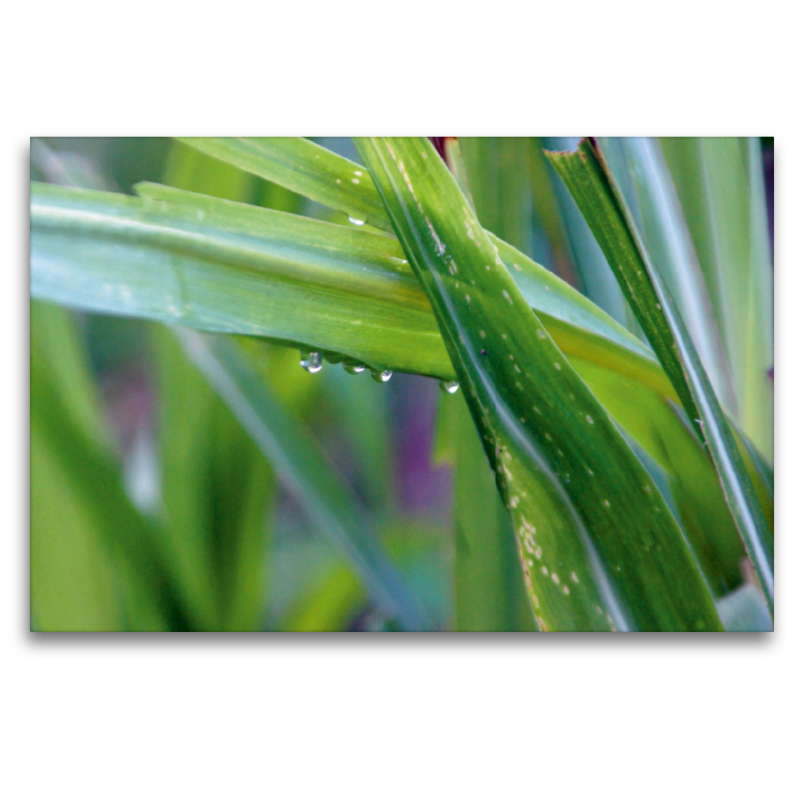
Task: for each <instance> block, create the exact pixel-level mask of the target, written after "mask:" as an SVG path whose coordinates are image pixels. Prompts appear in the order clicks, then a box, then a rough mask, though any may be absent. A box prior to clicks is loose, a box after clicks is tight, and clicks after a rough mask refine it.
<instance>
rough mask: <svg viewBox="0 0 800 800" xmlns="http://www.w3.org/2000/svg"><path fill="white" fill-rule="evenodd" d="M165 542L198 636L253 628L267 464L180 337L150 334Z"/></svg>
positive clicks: (258, 602)
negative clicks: (153, 363) (154, 363)
mask: <svg viewBox="0 0 800 800" xmlns="http://www.w3.org/2000/svg"><path fill="white" fill-rule="evenodd" d="M152 335H153V340H154V344H155V345H156V346H155V348H154V352H155V356H156V374H157V385H158V399H159V449H160V459H159V463H160V472H161V482H162V490H161V495H162V503H163V513H164V519H165V529H164V544H165V547H167V548H169V552H170V555H171V559H172V562H171V563H172V571H173V574H174V575H175V577H176V581H179V585H180V588H181V592H182V594H183V596H184V597H185V598H186V605H187V606H188V607H189V608H191V611H192V625H193V628H195V629H197V630H207V631H222V630H257V628H258V624H259V621H260V615H261V611H262V609H263V607H264V598H265V593H266V586H265V584H264V581H263V578H264V575H265V571H264V560H265V556H266V544H267V542H266V537H265V510H266V505H267V498H268V496H269V495H270V494H271V488H272V483H273V481H272V477H271V473H270V470H269V467H268V465H267V464H266V462H265V461H264V458H263V457H262V456H261V454H260V453H259V452H258V449H257V448H256V447H255V445H254V444H253V443H252V442H251V440H250V438H249V436H248V435H247V434H246V433H245V432H244V431H243V430H242V428H241V426H240V425H239V423H238V422H237V421H236V419H235V418H234V417H233V416H232V414H231V413H230V411H228V409H227V408H226V407H225V406H224V404H223V403H222V402H221V401H220V400H219V398H218V397H217V396H216V394H215V392H214V391H213V389H212V388H211V387H210V386H209V385H208V381H207V380H206V379H205V377H204V376H203V375H202V374H201V373H200V372H199V371H198V370H197V368H196V367H195V366H194V365H193V364H192V363H191V362H190V361H189V360H188V359H187V357H186V355H185V354H184V352H183V349H182V348H181V346H180V345H179V344H178V342H176V341H175V337H174V335H173V334H172V333H171V332H170V331H168V330H166V329H164V328H161V327H159V328H158V329H155V330H153V331H152Z"/></svg>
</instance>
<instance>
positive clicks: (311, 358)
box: [300, 351, 392, 383]
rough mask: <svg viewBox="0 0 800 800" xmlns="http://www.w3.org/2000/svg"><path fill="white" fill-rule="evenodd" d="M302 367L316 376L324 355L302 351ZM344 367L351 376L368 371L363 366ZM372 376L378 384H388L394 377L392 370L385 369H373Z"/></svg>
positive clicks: (351, 365)
mask: <svg viewBox="0 0 800 800" xmlns="http://www.w3.org/2000/svg"><path fill="white" fill-rule="evenodd" d="M300 366H301V367H302V368H303V369H304V370H305V371H306V372H310V373H311V374H312V375H314V374H316V373H317V372H319V371H320V370H321V369H322V353H320V352H317V351H311V352H302V351H301V353H300ZM342 366H343V367H344V368H345V370H346V371H347V372H349V373H350V374H351V375H358V374H359V373H360V372H363V371H364V370H365V369H366V367H365V366H364V365H363V364H348V363H344V364H342ZM370 374H371V375H372V380H374V381H377V382H378V383H386V382H387V381H388V380H389V379H390V378H391V377H392V371H391V370H390V369H384V370H377V369H371V370H370Z"/></svg>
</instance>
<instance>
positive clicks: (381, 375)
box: [370, 369, 392, 383]
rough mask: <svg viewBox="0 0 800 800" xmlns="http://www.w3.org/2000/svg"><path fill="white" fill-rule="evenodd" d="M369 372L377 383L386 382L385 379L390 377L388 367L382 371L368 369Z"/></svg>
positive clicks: (390, 372) (390, 373)
mask: <svg viewBox="0 0 800 800" xmlns="http://www.w3.org/2000/svg"><path fill="white" fill-rule="evenodd" d="M370 374H371V375H372V380H374V381H377V382H378V383H386V381H388V380H389V378H391V377H392V371H391V370H390V369H385V370H383V372H379V371H378V370H377V369H373V370H370Z"/></svg>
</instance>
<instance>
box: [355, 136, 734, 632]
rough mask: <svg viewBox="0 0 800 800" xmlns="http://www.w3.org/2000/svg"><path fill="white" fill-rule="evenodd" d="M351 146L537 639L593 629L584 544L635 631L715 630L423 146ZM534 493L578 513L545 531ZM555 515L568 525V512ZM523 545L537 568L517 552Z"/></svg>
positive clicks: (634, 481)
mask: <svg viewBox="0 0 800 800" xmlns="http://www.w3.org/2000/svg"><path fill="white" fill-rule="evenodd" d="M357 145H358V147H359V150H360V152H361V154H362V157H363V159H364V161H365V163H366V164H367V166H368V168H369V170H370V173H371V174H372V176H373V179H374V180H375V182H376V184H377V185H378V187H379V191H380V192H381V195H382V197H383V199H384V202H385V203H386V206H387V209H388V210H389V213H390V215H391V217H392V221H393V224H394V226H395V230H396V232H397V234H398V237H399V238H400V240H401V242H402V243H403V247H404V250H405V252H406V254H407V256H408V258H409V260H410V261H411V263H412V266H413V267H414V270H415V273H416V274H417V275H418V277H419V279H420V282H421V283H422V284H423V286H424V288H425V291H426V293H427V294H428V296H429V298H430V299H431V304H432V306H433V308H434V312H435V313H436V316H437V320H438V321H439V325H440V327H441V330H442V333H443V336H444V338H445V343H446V344H447V347H448V352H449V353H450V355H451V358H452V360H453V362H454V366H455V368H456V371H457V373H458V378H459V380H460V382H461V384H462V386H463V387H464V390H465V393H466V394H465V397H466V399H467V402H468V403H469V406H470V411H471V412H472V415H473V419H474V421H475V424H476V426H477V427H478V430H479V432H480V434H481V436H482V438H483V440H484V447H485V449H486V452H487V455H488V457H489V460H490V463H491V464H492V467H493V469H494V470H495V472H496V477H497V484H498V488H499V490H500V493H501V495H502V496H503V498H504V500H505V502H506V504H507V507H508V509H509V511H510V512H511V515H512V518H513V519H514V521H515V528H516V529H517V532H518V534H519V539H518V543H519V546H520V554H521V556H522V559H521V560H522V566H523V570H524V571H525V573H526V579H527V581H528V588H529V591H530V593H531V598H532V601H533V604H534V608H536V609H537V618H538V619H537V621H538V622H539V624H540V626H542V627H543V628H545V629H550V628H554V627H560V628H561V629H579V628H581V627H582V626H581V625H580V624H579V623H578V620H579V619H580V618H581V617H583V620H584V621H585V623H587V624H586V627H587V628H590V627H593V626H591V625H590V624H588V623H590V622H591V620H592V618H593V616H594V617H595V618H596V616H595V615H593V614H592V611H593V610H595V611H596V609H597V608H598V607H599V603H600V602H601V601H600V596H601V589H600V583H601V575H600V574H598V570H596V569H593V568H592V566H591V564H590V547H589V546H588V544H587V541H586V540H585V539H584V538H583V537H582V534H583V535H586V536H589V537H591V541H592V542H593V544H594V545H595V546H596V548H597V550H598V552H599V554H600V557H601V559H602V560H603V562H604V565H605V567H606V568H607V569H608V570H609V574H608V577H609V579H610V580H611V581H612V582H613V585H614V587H615V588H616V590H617V592H618V594H619V596H620V599H621V602H622V604H623V609H624V613H625V614H627V615H629V618H630V619H631V621H632V623H633V625H634V626H635V627H636V628H638V629H640V630H721V629H722V626H721V623H720V621H719V617H718V616H717V613H716V610H715V608H714V605H713V602H712V599H711V596H710V594H709V591H708V588H707V587H706V585H705V583H704V582H703V579H702V576H701V574H700V571H699V569H698V567H697V564H696V562H695V561H694V559H693V557H692V555H691V553H690V552H689V550H688V548H687V547H686V545H685V543H684V540H683V538H682V535H681V533H680V530H679V528H678V526H677V524H676V522H675V520H674V518H673V517H672V515H671V513H670V512H669V510H668V508H667V506H666V504H665V503H664V500H663V498H662V497H661V495H660V494H659V493H658V491H657V490H654V489H653V486H652V484H651V481H650V479H649V476H648V475H647V473H646V472H645V470H644V468H643V467H642V465H641V463H640V462H639V461H638V459H637V458H636V457H635V456H634V455H633V453H632V452H631V450H630V448H629V447H628V446H627V444H626V443H625V442H624V440H623V439H622V437H621V435H620V434H619V433H618V431H617V430H616V427H615V426H614V423H613V422H612V421H611V420H610V418H609V417H608V415H607V413H606V412H605V410H604V409H603V407H602V406H601V405H600V403H599V402H598V401H597V400H596V398H595V397H594V396H593V395H592V394H591V392H590V391H589V390H588V389H587V387H586V385H585V384H584V383H583V381H582V380H581V379H580V377H579V376H578V375H577V374H576V373H575V372H574V371H573V369H572V368H571V367H570V366H569V363H568V362H567V360H566V358H565V357H564V356H563V354H562V353H561V351H560V350H559V349H558V348H557V346H556V345H555V344H554V342H553V341H552V339H551V338H550V337H549V336H548V334H547V333H546V332H545V330H544V328H543V327H542V325H541V323H540V322H539V319H538V318H537V316H536V314H535V313H534V312H533V311H532V310H531V309H530V308H529V306H528V305H527V303H526V302H525V300H524V298H523V296H522V294H521V293H520V291H519V289H518V288H517V287H516V285H515V283H514V281H513V279H512V278H511V276H510V274H509V272H508V271H507V269H506V268H505V266H504V264H503V262H502V260H501V259H500V257H499V255H498V253H497V251H496V249H495V247H494V246H493V245H492V243H491V241H490V240H489V238H488V237H487V236H486V234H485V233H484V232H483V230H482V228H481V227H480V225H479V223H478V221H477V219H476V218H475V215H474V214H473V213H472V211H471V209H470V208H469V206H468V204H467V203H466V201H465V198H464V197H463V195H462V194H461V192H460V191H459V189H458V187H457V185H456V183H455V181H454V179H453V177H452V176H451V175H450V173H449V171H448V170H447V168H446V166H445V165H444V163H443V162H441V161H440V160H439V159H438V158H437V157H436V155H435V151H434V150H433V147H432V146H431V145H430V143H429V142H428V141H427V140H419V139H384V140H380V139H363V140H362V139H359V140H357ZM543 486H548V488H549V490H550V491H551V492H553V495H557V496H558V497H559V499H561V500H562V503H564V505H565V506H566V507H567V508H568V507H569V506H573V510H574V511H577V515H579V517H580V518H574V519H573V525H572V526H564V527H562V529H561V530H558V531H555V530H554V529H553V527H551V524H552V518H547V517H545V518H544V519H543V517H542V516H541V510H542V505H541V501H540V500H539V498H538V497H535V496H533V493H538V492H540V491H541V487H543ZM558 510H559V512H560V513H561V514H562V519H564V516H563V515H564V511H565V508H564V507H563V506H562V508H561V509H558ZM577 515H576V516H577ZM535 523H539V524H538V525H536V524H535ZM584 526H585V527H584ZM554 534H555V535H554ZM528 535H530V539H531V540H533V547H532V548H530V549H533V551H534V555H535V557H536V558H537V561H533V559H530V558H529V557H528V555H527V553H529V552H530V549H528V550H527V552H526V550H525V549H523V548H529V545H530V542H529V539H528ZM534 537H535V538H534ZM559 573H561V574H559ZM573 575H574V576H575V578H577V579H578V582H577V583H576V582H575V581H574V579H573V578H572V576H573ZM554 588H555V589H556V591H555V592H553V591H552V590H553V589H554ZM593 607H594V609H593ZM545 615H548V616H550V617H551V619H552V618H555V622H556V624H551V622H550V621H549V620H547V619H545ZM543 623H544V624H543ZM565 623H566V624H565ZM576 623H578V624H576ZM570 625H572V628H570Z"/></svg>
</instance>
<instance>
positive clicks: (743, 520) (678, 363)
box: [550, 140, 774, 610]
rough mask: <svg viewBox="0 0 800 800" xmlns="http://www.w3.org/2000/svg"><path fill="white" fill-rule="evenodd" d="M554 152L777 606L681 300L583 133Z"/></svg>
mask: <svg viewBox="0 0 800 800" xmlns="http://www.w3.org/2000/svg"><path fill="white" fill-rule="evenodd" d="M550 160H551V163H552V164H553V165H554V167H555V169H556V170H557V171H558V173H559V175H561V177H562V178H563V180H564V183H565V184H566V185H567V188H568V189H569V190H570V192H571V194H572V196H573V197H574V198H575V202H576V203H577V204H578V207H579V208H580V209H581V212H582V213H583V215H584V217H585V218H586V220H587V222H588V223H589V225H590V227H591V228H592V231H593V232H594V234H595V236H596V237H597V240H598V242H599V244H600V246H601V247H602V248H603V251H604V252H605V254H606V257H607V258H608V261H609V263H610V264H611V266H612V268H613V269H614V272H615V275H616V276H617V279H618V280H619V282H620V286H621V287H622V289H623V292H624V293H625V296H626V298H627V299H628V301H629V303H630V304H631V306H632V308H633V309H634V311H635V313H636V315H637V318H638V320H639V323H640V324H641V326H642V329H643V330H644V332H645V334H646V335H647V338H648V340H649V341H650V343H651V344H652V346H653V349H654V350H655V352H656V354H657V355H658V357H659V360H660V361H661V363H662V365H663V366H664V370H665V372H666V373H667V375H668V376H669V378H670V380H671V381H672V384H673V386H674V387H675V390H676V392H677V393H678V396H679V397H680V399H681V402H682V404H683V407H684V409H685V410H686V413H687V414H688V416H689V418H690V420H691V422H692V424H693V425H694V427H695V430H696V432H697V434H698V436H699V437H700V439H701V441H704V442H705V443H706V444H707V446H708V449H709V452H710V454H711V457H712V459H713V460H714V464H715V466H716V468H717V473H718V475H719V477H720V481H721V483H722V486H723V490H724V492H725V496H726V499H727V502H728V506H729V508H730V510H731V513H732V515H733V518H734V520H735V522H736V526H737V528H738V530H739V533H740V535H741V536H742V539H743V542H744V545H745V548H746V550H747V553H748V555H749V557H750V559H751V561H752V562H753V565H754V567H755V569H756V573H757V575H758V579H759V582H760V584H761V588H762V590H763V592H764V595H765V597H766V598H767V601H768V603H769V605H770V610H772V606H773V603H774V578H773V556H772V547H771V532H770V531H769V528H768V527H767V524H766V520H765V519H764V515H763V513H762V512H761V508H760V506H759V504H758V501H757V498H756V494H755V490H754V488H753V484H752V481H751V480H750V477H749V475H748V473H747V471H746V470H745V468H744V464H743V461H742V458H741V456H740V454H739V450H738V448H737V446H736V443H735V441H734V439H733V435H732V433H731V431H730V428H729V426H728V422H727V420H726V419H725V416H724V414H723V413H722V409H721V407H720V405H719V401H718V400H717V397H716V395H715V394H714V391H713V389H712V388H711V384H710V382H709V380H708V377H707V375H706V373H705V370H704V369H703V365H702V363H701V362H700V358H699V356H698V355H697V351H696V349H695V347H694V345H693V343H692V340H691V338H690V337H689V334H688V332H687V331H686V327H685V325H684V324H683V321H682V319H681V317H680V314H679V313H678V311H677V309H676V307H675V303H674V301H673V300H672V298H671V296H670V295H669V292H668V291H667V290H666V288H665V286H664V285H663V282H662V281H661V279H660V277H659V275H658V273H657V272H656V271H655V270H654V269H653V268H652V266H651V265H650V264H649V261H648V258H647V255H646V253H645V251H644V249H643V248H642V247H641V245H640V244H639V242H638V239H637V236H636V232H635V230H634V228H633V225H632V222H631V220H630V217H629V215H627V214H626V211H625V206H624V201H623V200H622V198H621V196H620V194H619V192H618V191H617V189H616V188H615V186H614V183H613V179H612V178H611V176H610V175H609V173H608V170H607V168H606V166H605V164H604V162H603V161H602V157H601V156H600V154H599V152H598V151H597V149H596V148H595V146H594V145H593V144H592V143H590V142H589V141H587V140H583V141H582V142H581V144H580V147H579V149H578V151H577V152H575V153H569V154H566V153H561V154H558V153H551V154H550Z"/></svg>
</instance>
